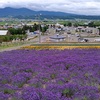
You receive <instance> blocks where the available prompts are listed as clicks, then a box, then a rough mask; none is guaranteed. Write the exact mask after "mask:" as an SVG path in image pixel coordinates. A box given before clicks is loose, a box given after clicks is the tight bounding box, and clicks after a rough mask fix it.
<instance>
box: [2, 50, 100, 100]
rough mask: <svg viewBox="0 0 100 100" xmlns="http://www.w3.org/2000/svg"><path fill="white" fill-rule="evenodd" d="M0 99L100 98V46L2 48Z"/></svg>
mask: <svg viewBox="0 0 100 100" xmlns="http://www.w3.org/2000/svg"><path fill="white" fill-rule="evenodd" d="M0 100H100V50H99V49H72V50H69V49H67V50H66V49H65V50H57V49H56V50H14V51H9V52H2V53H0Z"/></svg>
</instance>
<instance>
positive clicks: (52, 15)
mask: <svg viewBox="0 0 100 100" xmlns="http://www.w3.org/2000/svg"><path fill="white" fill-rule="evenodd" d="M39 14H42V15H41V16H42V18H48V19H57V18H58V19H76V18H79V19H100V16H86V15H77V14H71V13H64V12H54V11H33V10H30V9H27V8H11V7H6V8H0V17H9V16H12V17H15V18H25V19H26V18H35V17H36V16H38V15H39Z"/></svg>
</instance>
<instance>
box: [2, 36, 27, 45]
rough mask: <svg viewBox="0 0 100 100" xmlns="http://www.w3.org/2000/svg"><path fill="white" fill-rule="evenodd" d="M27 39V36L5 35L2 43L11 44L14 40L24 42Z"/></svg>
mask: <svg viewBox="0 0 100 100" xmlns="http://www.w3.org/2000/svg"><path fill="white" fill-rule="evenodd" d="M26 38H27V36H26V35H4V36H0V43H2V42H10V41H12V40H24V39H26Z"/></svg>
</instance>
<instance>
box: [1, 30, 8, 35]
mask: <svg viewBox="0 0 100 100" xmlns="http://www.w3.org/2000/svg"><path fill="white" fill-rule="evenodd" d="M7 34H8V30H0V35H7Z"/></svg>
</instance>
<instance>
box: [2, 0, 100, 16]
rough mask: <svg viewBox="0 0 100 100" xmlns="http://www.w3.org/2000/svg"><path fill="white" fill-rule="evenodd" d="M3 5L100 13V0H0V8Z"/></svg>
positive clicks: (87, 13)
mask: <svg viewBox="0 0 100 100" xmlns="http://www.w3.org/2000/svg"><path fill="white" fill-rule="evenodd" d="M4 7H14V8H21V7H26V8H29V9H32V10H36V11H39V10H47V11H61V12H68V13H75V14H84V15H100V0H0V8H4Z"/></svg>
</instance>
